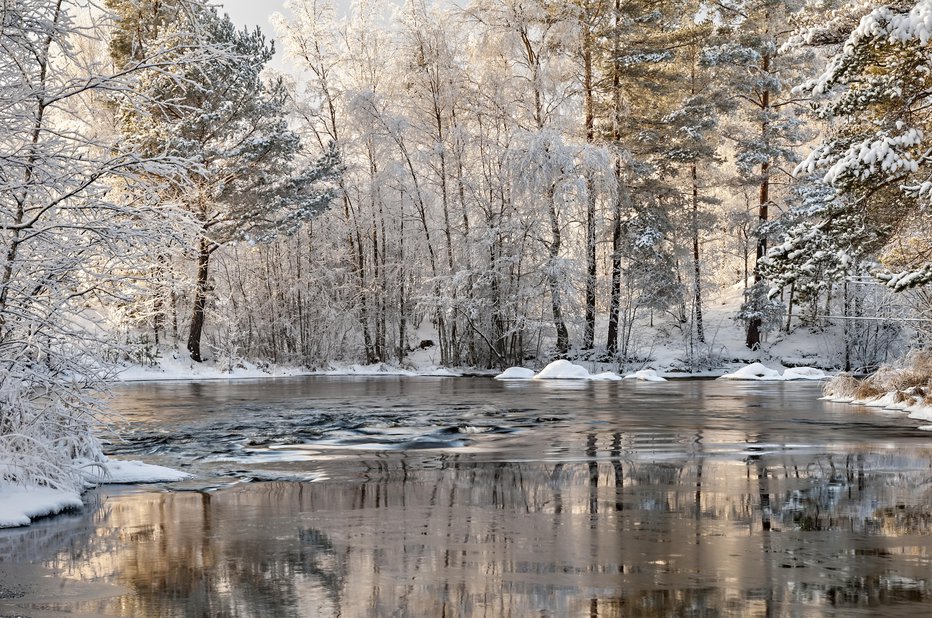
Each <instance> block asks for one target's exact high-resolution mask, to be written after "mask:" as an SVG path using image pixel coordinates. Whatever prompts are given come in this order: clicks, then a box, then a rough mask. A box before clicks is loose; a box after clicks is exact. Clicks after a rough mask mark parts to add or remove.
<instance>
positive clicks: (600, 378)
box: [589, 371, 622, 382]
mask: <svg viewBox="0 0 932 618" xmlns="http://www.w3.org/2000/svg"><path fill="white" fill-rule="evenodd" d="M589 379H590V380H594V381H596V382H618V381H620V380H622V377H621V376H620V375H618V374H617V373H615V372H613V371H604V372H602V373H595V374H592V375H590V376H589Z"/></svg>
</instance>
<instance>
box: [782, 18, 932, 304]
mask: <svg viewBox="0 0 932 618" xmlns="http://www.w3.org/2000/svg"><path fill="white" fill-rule="evenodd" d="M930 27H932V2H930V1H928V0H923V1H921V2H916V3H915V4H912V5H908V4H907V5H905V6H904V5H901V4H900V5H891V6H883V7H880V8H876V9H874V10H872V11H870V12H868V13H867V14H866V15H864V16H863V17H862V18H861V19H860V21H859V23H857V24H856V25H855V26H854V27H853V29H851V30H850V32H849V34H848V35H847V38H846V39H845V40H844V42H843V43H842V44H841V45H840V47H839V48H838V49H837V50H836V51H835V53H834V54H833V56H832V57H831V59H830V60H829V62H828V64H827V66H826V68H825V70H824V71H823V72H822V74H821V75H819V76H818V77H817V78H816V79H813V80H811V81H809V82H807V83H806V84H805V85H804V86H802V87H801V88H800V89H799V91H801V92H810V93H812V94H814V95H816V96H820V97H822V101H821V106H820V108H819V112H820V114H821V116H822V117H823V118H824V119H826V120H829V121H831V122H832V125H831V126H832V127H833V131H832V134H831V135H830V136H829V137H827V138H826V139H824V141H823V143H822V144H821V145H819V146H818V147H817V148H815V149H814V150H813V151H812V153H811V154H810V155H809V156H808V157H807V158H806V160H804V161H803V162H802V163H801V164H800V165H799V166H798V167H797V170H796V172H797V174H808V175H815V176H817V177H818V179H819V181H821V182H822V183H824V184H825V185H826V186H828V187H830V188H831V189H833V190H834V192H835V193H836V195H837V196H838V202H837V203H838V204H842V203H843V204H844V206H843V207H839V206H838V205H836V206H833V207H831V208H827V209H826V210H824V211H823V212H821V213H817V214H816V213H814V214H816V216H814V217H812V218H811V219H810V220H809V222H808V223H801V224H800V225H798V226H797V227H796V228H794V230H792V234H791V237H790V239H789V240H788V241H787V243H789V244H788V245H786V246H785V247H783V248H779V250H778V251H776V252H775V253H774V254H773V255H772V258H773V260H774V263H775V262H776V261H780V260H782V261H783V262H784V263H786V262H787V259H788V258H789V259H790V260H796V262H797V263H798V265H799V266H800V267H802V268H803V269H805V268H808V267H810V266H811V264H812V262H813V260H817V259H818V258H817V257H816V256H825V255H827V254H828V253H833V252H834V253H835V254H836V257H835V260H836V261H839V262H844V261H845V260H849V259H850V255H851V254H852V253H858V252H864V251H865V250H866V249H871V250H875V251H876V253H877V255H878V257H879V259H880V262H881V266H880V267H879V268H876V269H875V270H874V275H875V276H876V277H877V278H878V279H880V280H881V281H883V282H884V283H885V284H886V285H887V287H888V288H890V289H891V290H893V291H897V292H899V291H903V290H906V289H909V288H912V287H916V286H920V285H924V284H927V283H929V282H932V251H930V249H929V246H930V241H932V237H930V231H929V229H928V226H927V225H926V224H924V222H923V221H924V218H927V217H928V214H929V201H930V196H932V191H930V188H932V182H930V180H932V175H930V169H929V155H930V154H932V150H930V146H932V145H930V143H929V138H928V136H929V134H930V126H929V125H930V121H932V117H930V114H929V111H928V110H929V103H930V96H929V85H930V74H932V55H930V53H929V52H930V50H929V47H928V44H929V33H930ZM812 38H813V37H808V36H805V35H802V36H800V37H798V39H799V40H803V41H805V40H812ZM858 229H860V231H858ZM869 229H870V230H873V231H875V232H876V235H874V234H871V233H867V232H866V230H869ZM871 245H874V246H873V247H872V246H871ZM803 246H805V249H802V247H803ZM797 247H799V248H798V249H797ZM803 251H805V252H806V253H808V254H809V255H810V256H811V257H809V258H807V259H805V260H802V261H800V260H799V259H798V258H796V257H794V253H795V254H800V253H802V252H803Z"/></svg>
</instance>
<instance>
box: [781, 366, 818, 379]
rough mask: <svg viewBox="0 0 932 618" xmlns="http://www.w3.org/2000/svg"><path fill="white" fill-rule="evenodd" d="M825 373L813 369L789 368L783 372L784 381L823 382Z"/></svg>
mask: <svg viewBox="0 0 932 618" xmlns="http://www.w3.org/2000/svg"><path fill="white" fill-rule="evenodd" d="M826 377H828V376H826V375H825V372H824V371H822V370H821V369H816V368H815V367H790V368H789V369H787V370H786V371H784V372H783V379H784V380H824V379H825V378H826Z"/></svg>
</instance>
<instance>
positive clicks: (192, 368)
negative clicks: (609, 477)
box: [116, 284, 842, 381]
mask: <svg viewBox="0 0 932 618" xmlns="http://www.w3.org/2000/svg"><path fill="white" fill-rule="evenodd" d="M742 297H743V287H742V286H741V285H740V284H738V285H735V286H732V287H731V288H727V289H725V290H724V291H723V292H721V293H720V294H719V295H717V296H710V297H709V298H708V299H707V305H706V307H705V313H704V315H705V320H704V325H705V342H704V343H698V342H693V345H692V351H691V352H690V353H687V351H686V350H687V344H686V342H685V341H684V340H683V336H682V333H681V332H680V331H679V330H678V329H677V328H675V327H673V326H672V325H671V321H670V319H669V317H667V316H665V317H657V319H656V320H655V321H654V322H653V324H652V322H651V320H650V318H649V316H646V315H645V316H644V317H643V318H642V319H640V320H639V321H638V323H637V324H636V325H635V328H634V331H633V333H632V336H631V340H630V344H629V354H630V355H631V356H633V357H636V358H639V359H642V360H639V361H632V362H630V363H628V364H627V365H619V364H618V363H608V362H598V361H596V360H592V359H591V358H589V357H588V356H587V355H585V354H577V353H575V352H574V351H571V352H570V355H569V360H570V362H572V363H573V364H574V365H578V366H580V367H582V368H584V369H585V370H586V371H587V372H588V373H589V374H596V375H598V374H606V372H611V373H613V374H616V375H622V376H625V377H634V376H637V374H638V373H639V372H640V371H642V370H654V371H655V372H656V375H657V377H664V376H666V377H667V378H669V377H671V376H674V375H676V376H681V377H688V376H706V377H718V376H722V375H724V374H733V373H734V372H735V371H736V370H740V369H741V368H742V367H744V366H746V365H748V364H753V363H762V364H763V365H764V366H766V367H768V368H770V369H773V370H774V371H776V372H777V373H778V375H781V376H782V378H781V379H803V378H807V379H820V377H819V378H816V377H814V376H810V375H802V374H800V373H794V372H795V370H796V368H800V369H802V370H803V371H805V368H807V367H811V368H813V370H817V369H821V370H827V369H834V368H835V367H836V366H837V365H838V360H839V358H840V356H839V354H840V351H841V348H840V345H841V343H840V342H841V341H842V338H841V335H840V330H839V329H840V325H839V324H835V325H830V326H826V327H825V328H824V329H813V328H810V327H806V326H794V328H793V329H792V332H791V333H789V334H787V333H783V332H774V333H769V334H765V336H764V341H763V343H762V347H761V349H760V350H755V351H752V350H749V349H748V348H747V347H746V346H745V330H744V326H743V325H742V324H740V323H738V322H736V321H735V320H734V319H733V318H734V315H735V314H736V312H737V311H738V308H739V307H740V304H741V301H742ZM606 327H607V326H606V324H605V323H599V324H597V333H598V335H599V336H603V337H604V334H603V333H604V332H605V329H606ZM599 336H597V338H596V339H597V340H598V339H599ZM416 338H419V339H421V340H431V339H433V340H436V336H435V335H434V334H433V333H432V331H431V330H430V328H429V327H428V326H426V325H424V326H422V327H421V329H420V330H419V331H418V332H417V333H416ZM541 353H542V354H543V355H546V354H547V353H548V352H547V348H546V343H545V345H544V347H542V349H541ZM596 356H598V354H596ZM549 360H550V359H548V358H546V356H542V357H541V358H539V359H537V360H536V361H532V362H530V363H529V364H528V366H527V367H525V368H524V369H526V371H529V372H532V373H530V374H526V375H525V376H524V377H519V376H518V375H517V374H515V375H510V376H507V377H504V376H499V377H500V379H530V378H531V377H533V375H534V374H535V373H537V372H539V371H540V370H542V369H544V368H545V366H546V365H547V362H548V361H549ZM439 363H440V350H439V348H438V347H437V346H428V347H425V348H423V349H416V350H412V351H411V352H410V353H409V355H408V356H407V357H406V358H405V361H404V363H403V364H401V365H393V364H386V363H378V364H375V365H362V364H355V363H352V362H347V363H331V364H330V365H328V366H326V367H324V368H318V369H308V368H306V367H294V366H281V365H272V364H269V363H263V364H254V363H251V362H246V361H242V362H239V363H237V364H236V366H235V367H234V368H233V369H232V370H231V371H226V370H224V368H222V367H221V366H219V365H218V364H216V363H214V362H212V361H207V362H204V363H195V362H194V361H192V360H190V359H189V358H188V356H187V354H186V353H185V352H184V351H183V350H175V351H164V352H163V353H162V354H161V355H160V356H159V359H158V364H157V365H156V366H154V367H144V366H138V365H133V366H127V367H124V368H123V369H122V370H121V371H119V372H118V373H117V375H116V379H117V380H120V381H143V380H145V381H149V380H188V381H193V380H218V379H220V380H222V379H246V378H269V377H287V376H300V375H360V376H379V375H396V376H456V375H461V374H462V373H464V372H468V371H474V369H470V368H445V367H441V366H440V365H439ZM790 370H794V372H791V371H790ZM490 375H492V374H490ZM561 379H565V378H561ZM587 379H591V375H590V376H589V377H588V378H587ZM602 379H609V380H611V379H614V378H612V377H611V376H609V375H607V374H606V375H604V376H603V378H602ZM637 379H641V380H643V379H645V378H643V377H637Z"/></svg>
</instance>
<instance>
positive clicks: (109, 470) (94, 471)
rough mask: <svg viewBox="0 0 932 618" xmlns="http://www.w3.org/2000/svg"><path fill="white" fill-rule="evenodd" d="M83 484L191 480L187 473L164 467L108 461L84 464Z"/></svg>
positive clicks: (138, 462) (136, 462)
mask: <svg viewBox="0 0 932 618" xmlns="http://www.w3.org/2000/svg"><path fill="white" fill-rule="evenodd" d="M81 472H82V474H83V476H84V480H85V482H87V483H89V484H91V485H100V484H103V483H172V482H175V481H183V480H185V479H189V478H191V475H190V474H188V473H187V472H181V471H179V470H174V469H172V468H166V467H165V466H156V465H154V464H147V463H143V462H141V461H121V460H119V459H108V460H107V461H104V462H99V463H90V462H85V463H84V464H83V468H82V470H81Z"/></svg>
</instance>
